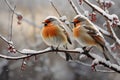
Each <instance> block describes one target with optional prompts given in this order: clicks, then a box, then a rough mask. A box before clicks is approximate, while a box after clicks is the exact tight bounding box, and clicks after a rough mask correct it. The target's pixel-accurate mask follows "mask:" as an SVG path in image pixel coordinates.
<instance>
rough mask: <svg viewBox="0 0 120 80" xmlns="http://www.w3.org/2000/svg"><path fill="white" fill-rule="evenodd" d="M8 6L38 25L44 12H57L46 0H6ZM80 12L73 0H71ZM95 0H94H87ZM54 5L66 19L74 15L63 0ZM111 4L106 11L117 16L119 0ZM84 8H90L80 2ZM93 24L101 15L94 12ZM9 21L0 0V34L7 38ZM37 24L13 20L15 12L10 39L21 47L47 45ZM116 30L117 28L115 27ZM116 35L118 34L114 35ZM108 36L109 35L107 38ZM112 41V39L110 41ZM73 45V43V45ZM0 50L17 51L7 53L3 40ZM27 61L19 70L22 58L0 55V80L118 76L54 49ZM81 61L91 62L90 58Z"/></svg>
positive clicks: (99, 79)
mask: <svg viewBox="0 0 120 80" xmlns="http://www.w3.org/2000/svg"><path fill="white" fill-rule="evenodd" d="M8 1H10V3H11V4H12V6H14V5H16V11H17V12H20V13H21V14H22V15H23V16H24V17H25V18H26V19H28V20H30V21H32V22H34V23H36V24H37V25H41V22H42V21H43V20H44V18H46V17H47V16H51V15H53V16H57V17H58V14H57V13H56V11H55V10H54V9H53V7H52V6H51V4H50V2H49V0H8ZM73 1H74V3H75V4H76V6H77V7H78V8H79V10H80V11H81V13H83V12H84V11H83V10H81V9H80V7H79V5H78V3H77V0H73ZM89 1H91V2H92V3H95V4H96V2H95V0H89ZM53 2H54V4H55V6H56V8H57V9H58V10H59V12H60V13H61V14H62V15H65V16H67V18H68V20H70V21H71V20H72V19H73V17H74V16H75V15H76V14H75V12H74V11H73V9H72V7H71V5H70V4H69V2H68V1H67V0H53ZM114 2H115V5H114V6H113V7H111V8H110V9H109V11H110V14H113V13H114V14H117V15H118V17H119V18H120V16H119V15H120V1H119V0H114ZM83 6H84V7H85V9H86V10H89V11H91V10H90V8H89V7H88V6H87V5H83ZM97 17H98V19H97V22H96V24H97V25H99V26H101V27H102V24H103V22H104V20H103V18H102V17H101V16H100V15H98V16H97ZM10 23H11V11H10V10H9V8H8V6H7V5H6V3H5V1H4V0H0V34H2V35H3V36H5V37H6V38H7V39H9V37H8V36H9V32H10ZM40 30H41V29H40V28H36V27H34V26H31V25H30V24H27V23H25V22H22V24H21V25H18V24H17V19H16V16H15V15H14V21H13V38H12V40H13V42H14V43H15V46H16V47H17V48H18V49H19V50H20V49H24V48H29V49H35V50H41V49H44V48H46V47H47V45H45V44H44V43H43V41H42V39H41V36H40ZM115 32H116V33H117V34H120V31H119V30H118V29H115ZM118 37H120V36H118ZM108 40H109V39H108ZM111 42H112V41H111ZM73 47H76V45H75V46H73ZM0 54H5V55H12V56H18V55H19V54H11V53H8V52H7V44H6V43H4V42H3V41H2V40H0ZM37 58H38V59H37V60H34V57H32V58H30V60H29V61H27V65H26V69H25V70H24V71H21V69H20V68H21V64H22V60H18V61H16V60H14V61H10V60H5V59H0V80H119V78H120V76H119V75H120V74H118V73H102V72H94V71H92V70H91V67H89V66H84V65H83V64H78V63H72V62H66V61H65V60H64V59H63V58H61V57H60V56H59V55H57V54H55V53H48V54H42V55H39V56H37ZM83 62H86V63H91V61H90V59H87V60H83Z"/></svg>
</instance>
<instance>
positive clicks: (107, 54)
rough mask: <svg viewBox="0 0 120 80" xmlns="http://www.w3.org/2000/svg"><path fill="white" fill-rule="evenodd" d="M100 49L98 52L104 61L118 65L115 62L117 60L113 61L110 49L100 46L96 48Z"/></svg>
mask: <svg viewBox="0 0 120 80" xmlns="http://www.w3.org/2000/svg"><path fill="white" fill-rule="evenodd" d="M98 47H99V48H100V50H101V51H102V53H103V55H104V57H105V59H106V60H109V61H111V62H113V63H115V64H119V63H118V62H117V60H116V59H115V57H114V55H113V52H112V51H111V49H110V48H109V47H108V46H101V45H99V46H98Z"/></svg>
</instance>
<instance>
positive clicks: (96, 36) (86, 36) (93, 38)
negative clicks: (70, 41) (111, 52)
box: [72, 15, 109, 60]
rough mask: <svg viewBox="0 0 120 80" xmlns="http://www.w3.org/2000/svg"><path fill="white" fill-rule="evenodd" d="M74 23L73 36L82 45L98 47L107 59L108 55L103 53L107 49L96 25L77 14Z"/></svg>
mask: <svg viewBox="0 0 120 80" xmlns="http://www.w3.org/2000/svg"><path fill="white" fill-rule="evenodd" d="M72 23H73V24H74V28H73V36H74V37H75V39H76V41H77V42H78V43H79V44H80V45H81V46H82V47H93V46H95V47H96V48H98V49H99V50H100V51H101V52H102V53H103V54H104V57H105V58H106V60H109V58H108V55H107V54H106V53H105V50H107V48H106V46H105V40H104V37H103V35H102V34H101V33H100V31H99V30H98V29H97V28H96V26H95V25H94V24H93V23H92V22H91V21H90V20H89V19H87V18H86V17H85V16H83V15H77V16H75V17H74V20H73V22H72Z"/></svg>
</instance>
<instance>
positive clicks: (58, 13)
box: [49, 0, 62, 17]
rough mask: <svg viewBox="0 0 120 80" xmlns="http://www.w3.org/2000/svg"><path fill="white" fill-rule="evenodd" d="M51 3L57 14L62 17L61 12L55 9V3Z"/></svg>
mask: <svg viewBox="0 0 120 80" xmlns="http://www.w3.org/2000/svg"><path fill="white" fill-rule="evenodd" d="M49 1H50V4H51V5H52V7H53V8H54V9H55V11H56V12H57V14H58V15H59V16H60V17H62V15H61V14H60V12H59V11H58V9H57V8H56V7H55V5H54V3H53V1H52V0H49Z"/></svg>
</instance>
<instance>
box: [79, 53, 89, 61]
mask: <svg viewBox="0 0 120 80" xmlns="http://www.w3.org/2000/svg"><path fill="white" fill-rule="evenodd" d="M79 59H80V60H83V59H87V56H86V55H84V54H82V55H80V56H79Z"/></svg>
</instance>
